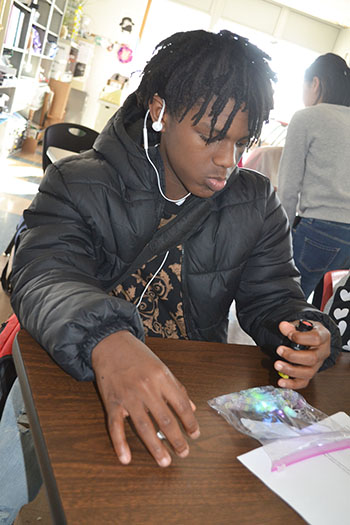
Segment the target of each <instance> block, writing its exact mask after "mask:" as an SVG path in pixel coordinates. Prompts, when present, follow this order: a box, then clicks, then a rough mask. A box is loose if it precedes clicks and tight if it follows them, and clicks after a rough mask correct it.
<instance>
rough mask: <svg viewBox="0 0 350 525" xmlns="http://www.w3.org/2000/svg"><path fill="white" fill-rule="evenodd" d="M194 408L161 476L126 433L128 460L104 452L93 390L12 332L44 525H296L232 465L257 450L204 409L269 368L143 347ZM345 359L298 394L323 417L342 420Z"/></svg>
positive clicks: (240, 358) (214, 350)
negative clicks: (190, 424)
mask: <svg viewBox="0 0 350 525" xmlns="http://www.w3.org/2000/svg"><path fill="white" fill-rule="evenodd" d="M147 344H148V345H149V346H150V348H151V349H152V350H153V351H154V352H155V353H156V354H157V355H158V356H159V357H160V358H161V359H162V360H163V361H164V362H165V363H166V364H167V365H168V366H169V367H170V369H171V370H172V371H173V372H174V373H175V375H176V376H177V377H178V379H179V380H180V381H182V382H183V384H184V385H185V386H186V388H187V390H188V393H189V395H190V397H191V399H193V401H194V402H195V404H196V405H197V418H198V421H199V424H200V427H201V437H200V438H199V439H198V440H197V441H194V442H191V444H190V447H191V452H190V455H189V457H187V458H186V459H180V458H177V457H175V458H174V459H173V463H172V465H171V466H170V467H168V468H166V469H161V468H160V467H158V466H157V465H156V464H155V462H154V460H153V458H151V456H150V455H149V453H148V452H147V451H146V450H145V447H144V446H143V444H142V442H141V441H140V440H139V438H138V437H137V436H136V434H135V433H134V432H133V430H132V429H131V428H130V427H129V426H128V425H127V426H128V428H127V437H128V440H129V443H130V446H131V449H132V454H133V461H132V463H131V464H130V465H128V466H122V465H120V464H119V463H118V460H117V458H116V456H115V454H114V451H113V449H112V445H111V442H110V439H109V436H108V434H107V431H106V424H105V416H104V411H103V408H102V404H101V401H100V398H99V396H98V394H97V392H96V389H95V387H94V384H93V383H86V382H85V383H83V382H82V383H80V382H77V381H76V380H74V379H73V378H71V377H70V376H69V375H67V374H66V373H65V372H63V371H62V370H61V369H60V368H59V367H58V366H57V365H56V364H55V363H54V362H53V361H52V360H51V359H50V357H49V356H48V355H47V354H46V352H45V351H44V350H42V348H41V347H40V346H39V345H38V344H37V343H36V342H35V341H34V340H33V339H32V338H31V337H30V336H29V335H28V334H27V333H26V332H25V331H21V332H20V333H19V335H18V339H17V341H16V343H15V349H14V358H15V363H16V368H17V371H18V375H19V378H20V381H21V386H22V390H23V395H24V398H25V401H26V405H27V410H28V415H29V418H30V423H31V426H32V431H33V435H34V440H35V445H36V450H37V454H38V458H39V461H40V465H41V469H42V472H43V477H44V480H45V484H46V488H47V492H48V497H49V501H50V505H51V510H52V513H53V516H54V523H57V524H59V525H62V524H64V523H69V524H84V525H89V524H94V525H96V524H102V523H103V524H106V523H113V524H128V525H130V524H132V525H134V524H137V525H139V524H140V525H141V524H142V525H144V524H147V525H148V524H163V523H164V524H165V525H167V524H169V523H171V524H180V525H184V524H190V525H196V524H201V525H203V524H210V525H214V524H215V525H223V524H235V523H237V524H238V523H239V524H244V523H248V524H250V525H251V524H259V525H262V524H269V525H271V524H282V523H288V525H290V524H294V523H303V520H302V519H301V518H300V516H299V515H298V514H297V513H296V512H295V511H294V510H293V509H292V508H290V507H289V506H288V505H287V504H286V503H285V502H284V501H283V500H282V499H280V498H279V497H278V496H276V495H275V494H274V493H273V492H272V491H270V490H269V489H268V488H267V487H266V486H265V485H264V484H263V483H262V482H261V481H259V479H258V478H257V477H255V476H254V475H253V474H252V473H251V472H250V471H249V470H248V469H246V468H245V467H244V466H243V465H242V464H241V463H240V462H239V461H238V460H237V459H236V458H237V456H238V455H240V454H242V453H245V452H248V451H249V450H251V449H253V448H255V447H257V446H259V443H258V442H257V441H256V440H254V439H252V438H249V437H247V436H245V435H243V434H241V433H239V432H238V431H236V430H235V429H234V428H233V427H231V426H230V425H229V424H228V423H227V422H226V421H225V420H224V419H223V418H222V417H221V416H219V415H218V414H217V413H216V412H215V411H214V410H213V409H212V408H210V407H209V406H208V404H207V401H208V400H209V399H211V398H213V397H215V396H218V395H221V394H225V393H229V392H234V391H238V390H242V389H246V388H250V387H253V386H261V385H267V384H272V385H276V379H277V378H276V374H275V372H274V371H273V368H272V366H271V363H270V360H269V359H268V358H267V357H266V356H265V355H264V354H263V353H262V352H261V351H260V350H259V349H258V348H257V347H254V346H243V345H229V344H227V345H223V344H218V343H204V342H194V341H174V340H170V339H168V340H161V339H148V340H147ZM349 374H350V354H343V355H342V356H341V357H340V359H339V361H338V363H337V365H336V366H335V367H333V368H332V369H330V370H327V371H325V372H322V373H320V374H318V375H317V377H316V378H315V379H314V380H313V382H312V383H311V385H310V386H309V387H308V388H307V389H305V390H303V392H302V393H303V395H304V396H305V398H306V399H307V401H308V402H309V403H311V404H312V405H313V406H315V407H317V408H319V409H320V410H322V411H323V412H325V413H327V414H329V415H330V414H333V413H335V412H338V411H340V410H343V411H345V412H347V413H350V396H349V379H350V376H349Z"/></svg>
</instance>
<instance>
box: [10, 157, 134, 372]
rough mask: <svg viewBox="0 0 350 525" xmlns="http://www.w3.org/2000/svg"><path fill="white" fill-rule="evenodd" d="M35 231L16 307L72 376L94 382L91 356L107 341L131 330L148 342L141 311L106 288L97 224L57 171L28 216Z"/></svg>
mask: <svg viewBox="0 0 350 525" xmlns="http://www.w3.org/2000/svg"><path fill="white" fill-rule="evenodd" d="M25 221H26V224H27V225H28V230H27V231H26V232H25V233H24V235H23V237H22V238H21V241H20V244H19V247H18V250H17V252H16V256H15V260H14V268H13V280H12V284H13V293H12V296H11V303H12V306H13V309H14V311H15V313H16V314H17V316H18V318H19V320H20V323H21V326H22V327H24V328H25V329H26V330H28V332H29V333H30V334H31V335H32V336H33V337H34V338H35V339H36V340H37V341H38V342H39V343H40V344H41V345H42V346H43V347H44V348H45V349H46V350H47V351H48V353H49V354H50V355H51V356H52V357H53V359H54V360H55V361H56V362H57V363H58V364H59V365H60V366H61V367H62V368H63V369H64V370H66V371H67V372H68V373H69V374H71V375H72V376H73V377H75V378H77V379H79V380H92V379H94V373H93V370H92V367H91V352H92V350H93V348H94V347H95V346H96V344H97V343H98V342H99V341H101V340H102V339H103V338H105V337H106V336H108V335H110V334H111V333H113V332H117V331H119V330H123V329H126V330H129V331H130V332H131V333H133V334H134V335H135V336H136V337H138V338H140V339H143V337H144V333H143V328H142V323H141V320H140V317H139V315H138V312H137V309H136V308H135V306H134V305H133V304H131V303H128V302H127V301H124V300H121V299H117V298H116V297H113V296H111V295H109V294H108V291H107V290H105V289H104V288H103V285H102V283H101V282H100V280H99V278H98V275H99V272H98V265H99V253H98V247H97V248H96V245H95V243H93V234H92V229H93V225H92V224H90V223H89V219H88V218H87V217H84V215H83V214H82V213H81V210H80V207H79V197H77V196H76V195H75V197H74V199H73V198H72V196H71V195H70V191H69V188H68V187H67V185H66V184H65V181H64V178H63V177H62V176H61V173H60V171H59V170H58V169H57V167H56V166H55V165H52V166H50V167H49V168H48V170H47V172H46V175H45V177H44V179H43V182H42V183H41V185H40V190H39V193H38V194H37V196H36V197H35V199H34V201H33V203H32V204H31V206H30V207H29V209H28V210H26V212H25Z"/></svg>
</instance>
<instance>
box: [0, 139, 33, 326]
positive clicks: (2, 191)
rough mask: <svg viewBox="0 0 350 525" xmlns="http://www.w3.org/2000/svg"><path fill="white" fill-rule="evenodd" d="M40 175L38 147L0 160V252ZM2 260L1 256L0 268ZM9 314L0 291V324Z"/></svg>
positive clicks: (4, 261)
mask: <svg viewBox="0 0 350 525" xmlns="http://www.w3.org/2000/svg"><path fill="white" fill-rule="evenodd" d="M42 176H43V171H42V168H41V148H40V147H39V148H38V149H37V151H36V152H35V153H33V154H29V153H21V152H18V153H16V154H14V155H12V156H10V157H8V158H1V159H0V254H2V253H3V251H4V250H5V249H6V247H7V245H8V243H9V242H10V240H11V238H12V236H13V233H14V231H15V229H16V225H17V224H18V221H19V219H20V217H21V215H22V213H23V210H24V209H25V208H27V207H28V206H29V204H30V203H31V201H32V199H33V197H34V195H35V194H36V192H37V189H38V185H39V183H40V180H41V178H42ZM5 263H6V259H5V258H4V257H2V256H1V260H0V271H1V270H2V267H3V265H4V264H5ZM9 313H11V308H10V305H9V298H8V297H7V296H6V295H5V294H4V293H3V291H2V289H1V291H0V323H1V322H3V321H5V320H6V319H7V317H8V315H9Z"/></svg>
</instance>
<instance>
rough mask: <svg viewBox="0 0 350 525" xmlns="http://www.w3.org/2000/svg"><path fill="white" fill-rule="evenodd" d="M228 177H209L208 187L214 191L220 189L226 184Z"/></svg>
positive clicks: (207, 180)
mask: <svg viewBox="0 0 350 525" xmlns="http://www.w3.org/2000/svg"><path fill="white" fill-rule="evenodd" d="M226 182H227V181H226V179H217V178H215V177H209V178H207V179H206V184H207V186H208V188H210V189H211V190H212V191H220V190H222V189H223V188H224V187H225V186H226Z"/></svg>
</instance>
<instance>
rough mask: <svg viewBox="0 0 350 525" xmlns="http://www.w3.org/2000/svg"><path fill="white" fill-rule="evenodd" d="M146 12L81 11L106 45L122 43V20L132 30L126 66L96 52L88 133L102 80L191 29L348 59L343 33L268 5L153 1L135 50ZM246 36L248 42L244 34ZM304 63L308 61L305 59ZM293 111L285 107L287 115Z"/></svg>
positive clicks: (140, 8) (94, 0)
mask: <svg viewBox="0 0 350 525" xmlns="http://www.w3.org/2000/svg"><path fill="white" fill-rule="evenodd" d="M146 6H147V0H128V1H127V2H117V1H115V0H88V2H87V4H86V6H85V7H84V13H85V14H86V15H88V16H89V17H90V18H91V23H90V27H89V29H90V32H91V33H94V34H98V35H101V36H104V37H105V38H106V39H108V40H112V41H113V40H116V41H120V39H121V38H126V37H127V35H126V33H123V34H122V33H121V31H120V27H119V23H120V21H121V19H122V18H123V17H124V16H128V17H131V18H132V20H133V22H134V23H135V25H134V28H133V32H132V34H131V35H129V37H130V38H129V42H127V43H129V45H130V46H131V47H132V48H133V49H134V60H133V61H132V62H130V64H128V65H123V64H121V63H120V62H119V61H118V59H117V56H116V52H112V53H108V52H107V51H106V49H105V47H103V46H101V47H96V50H95V55H94V59H93V63H92V66H91V75H90V77H89V80H88V83H87V88H86V89H87V92H88V102H87V108H86V110H85V112H84V115H83V122H82V123H83V124H85V125H87V126H90V127H94V123H95V121H96V116H97V112H98V109H99V104H98V97H99V94H100V92H101V90H102V88H103V86H104V85H105V83H106V81H107V79H108V78H109V77H110V76H111V75H112V74H113V73H117V72H118V73H120V74H124V75H126V76H129V75H130V74H131V73H132V72H133V71H135V70H137V69H142V67H143V65H144V63H145V60H146V59H148V58H149V57H150V55H151V52H152V50H153V48H154V46H155V45H156V44H157V43H158V42H159V41H160V40H162V39H163V38H165V37H166V36H168V35H170V34H172V33H174V32H175V31H181V30H189V29H196V28H203V29H208V30H217V29H218V28H221V27H224V26H225V27H227V28H228V29H230V27H229V25H230V24H232V23H235V24H239V25H240V26H246V27H247V28H250V29H251V30H252V31H253V30H254V31H258V32H260V33H264V34H265V35H269V36H272V37H273V38H272V39H271V38H270V43H271V42H272V41H273V40H275V41H277V40H278V41H281V40H282V41H284V42H286V43H287V42H288V43H292V44H295V45H297V46H300V47H299V49H300V48H301V47H302V48H307V49H309V50H310V52H314V53H316V54H323V53H326V52H329V51H333V52H335V53H338V54H340V55H341V56H344V57H346V55H347V53H348V54H350V30H349V29H344V28H342V27H340V26H338V25H335V24H329V23H327V22H324V21H321V20H319V19H316V18H313V17H311V16H309V15H305V14H302V13H300V12H297V11H295V10H293V9H290V8H287V7H282V6H280V5H278V4H276V3H274V2H273V1H270V0H153V1H152V4H151V9H150V11H149V16H148V19H147V23H146V26H145V30H144V33H143V37H142V40H141V43H140V45H139V42H138V35H139V31H140V27H141V24H142V20H143V16H144V13H145V9H146ZM220 25H221V27H220ZM243 34H245V33H243ZM246 36H248V37H249V34H246ZM258 45H259V43H258ZM261 47H262V46H261ZM263 49H265V47H263ZM295 49H297V48H295ZM296 54H298V53H296ZM299 55H300V52H299ZM310 56H312V55H311V54H310ZM286 59H287V60H288V58H286ZM305 60H306V61H307V60H309V54H307V53H305ZM290 61H291V62H292V60H290ZM299 82H301V79H299V78H297V79H295V84H296V85H299ZM137 83H138V77H137V75H134V76H133V77H132V81H131V82H130V85H129V91H130V90H132V89H134V87H136V86H135V84H137ZM300 92H301V89H300ZM300 103H301V98H300ZM295 109H296V108H295V106H293V105H291V107H290V112H292V111H294V110H295ZM287 117H288V116H286V118H287Z"/></svg>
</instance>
